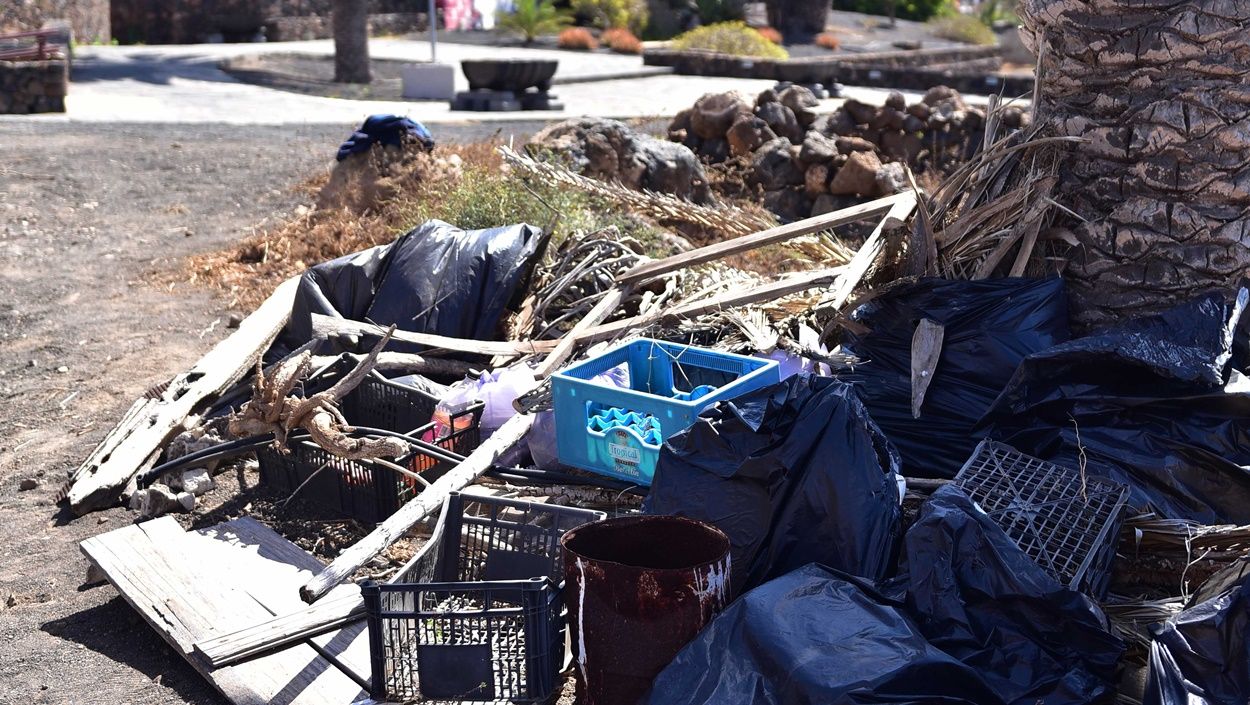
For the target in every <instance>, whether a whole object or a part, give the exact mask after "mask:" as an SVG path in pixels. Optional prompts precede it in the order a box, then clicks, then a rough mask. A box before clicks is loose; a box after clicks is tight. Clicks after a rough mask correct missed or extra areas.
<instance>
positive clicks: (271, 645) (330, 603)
mask: <svg viewBox="0 0 1250 705" xmlns="http://www.w3.org/2000/svg"><path fill="white" fill-rule="evenodd" d="M364 612H365V603H364V600H362V599H361V598H360V595H359V593H358V594H356V595H354V596H353V595H345V596H343V597H338V598H329V597H327V598H325V599H323V600H320V601H318V602H315V603H313V604H312V605H305V608H304V610H302V611H300V612H295V613H292V614H285V615H279V616H277V617H273V618H270V619H267V620H265V621H263V622H260V623H258V624H254V625H252V626H249V627H245V628H243V629H241V630H239V631H236V632H231V633H228V634H222V635H220V636H215V637H212V638H210V639H205V640H203V641H200V642H197V643H196V644H195V651H196V653H198V654H199V655H200V656H202V657H203V658H204V659H205V660H207V661H208V663H209V664H210V665H211V666H213V667H214V668H219V667H221V666H228V665H230V664H232V663H238V662H240V661H245V660H247V659H249V658H251V657H253V656H256V655H257V654H262V653H265V652H266V651H272V650H273V649H275V648H276V647H279V646H285V645H286V644H291V643H295V642H299V641H303V640H305V639H307V638H310V637H313V636H319V635H321V634H324V633H325V632H328V631H331V630H334V629H336V628H338V627H340V626H342V625H344V624H349V623H351V622H353V621H357V620H359V619H360V618H361V617H362V616H364Z"/></svg>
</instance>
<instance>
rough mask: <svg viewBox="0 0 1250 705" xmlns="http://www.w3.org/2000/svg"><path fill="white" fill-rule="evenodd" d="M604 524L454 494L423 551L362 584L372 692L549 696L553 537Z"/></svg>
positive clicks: (557, 606) (591, 516)
mask: <svg viewBox="0 0 1250 705" xmlns="http://www.w3.org/2000/svg"><path fill="white" fill-rule="evenodd" d="M604 516H605V515H604V514H603V513H602V512H595V511H589V510H584V509H574V508H570V507H560V506H554V505H546V504H536V503H530V502H520V501H516V500H507V499H497V498H488V497H473V496H468V495H462V494H460V493H453V494H452V495H451V496H450V497H449V498H448V501H447V502H446V503H445V504H444V505H443V512H442V514H441V516H440V517H439V522H438V525H437V527H436V528H435V531H434V534H433V535H432V536H431V537H430V540H429V542H428V543H427V544H426V545H425V547H424V548H423V549H422V550H421V552H420V553H418V554H417V555H416V556H415V557H413V559H412V560H411V561H409V562H408V564H407V565H405V566H404V567H403V568H402V569H401V570H400V571H399V572H398V573H397V574H396V575H395V577H394V578H392V579H391V580H390V581H389V582H388V583H387V584H385V585H380V584H376V583H366V584H365V585H364V586H363V592H364V596H365V604H366V606H367V609H368V621H369V649H370V658H371V662H372V669H373V677H372V687H371V695H372V696H373V697H374V698H376V699H379V700H399V701H405V700H411V699H415V698H429V699H451V700H486V701H492V700H493V701H511V702H515V703H530V702H543V701H546V700H548V699H550V698H551V697H552V696H553V695H554V694H555V689H556V687H557V685H558V683H559V677H558V675H559V672H560V668H561V666H562V661H563V655H564V624H565V613H564V606H563V603H562V601H561V599H560V582H561V580H560V576H561V574H562V573H563V566H562V563H561V560H562V558H561V553H560V537H561V536H563V535H564V533H565V532H566V531H568V530H570V529H572V528H574V527H576V526H580V525H582V524H585V523H587V522H591V521H597V520H600V519H603V518H604Z"/></svg>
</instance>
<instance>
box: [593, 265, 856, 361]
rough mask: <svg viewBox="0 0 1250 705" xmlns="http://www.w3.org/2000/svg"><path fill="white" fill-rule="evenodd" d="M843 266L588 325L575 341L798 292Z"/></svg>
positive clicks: (595, 339) (829, 279)
mask: <svg viewBox="0 0 1250 705" xmlns="http://www.w3.org/2000/svg"><path fill="white" fill-rule="evenodd" d="M843 269H844V268H843V267H832V268H829V269H819V270H813V271H810V272H800V273H798V274H792V275H788V276H785V277H782V278H780V279H778V280H777V281H773V282H769V283H767V284H761V285H760V286H756V287H752V288H750V289H747V290H745V291H738V292H730V293H728V294H720V295H717V296H710V297H708V298H706V299H699V300H698V301H691V302H688V303H684V304H681V305H679V306H674V307H673V308H671V309H668V310H666V311H660V312H658V313H654V314H650V315H646V316H634V317H633V318H626V319H624V320H621V321H613V322H611V323H605V324H603V325H600V326H595V327H593V328H589V329H587V330H585V331H582V332H581V333H579V334H577V336H576V342H578V343H581V344H585V343H594V342H598V341H600V340H609V339H611V338H615V337H616V336H618V335H621V334H622V333H625V332H626V331H629V330H633V329H638V328H646V327H647V326H650V325H654V324H656V323H659V322H660V321H663V320H673V319H679V318H692V317H695V316H701V315H703V314H705V313H710V312H712V311H724V310H729V309H732V308H737V307H739V306H749V305H751V304H755V303H759V302H761V301H772V300H774V299H779V298H781V297H783V296H789V295H790V294H797V293H798V292H800V291H806V290H808V289H811V288H813V287H817V286H823V285H826V284H829V283H831V282H833V281H835V280H836V279H837V277H838V275H839V274H841V273H842V271H843Z"/></svg>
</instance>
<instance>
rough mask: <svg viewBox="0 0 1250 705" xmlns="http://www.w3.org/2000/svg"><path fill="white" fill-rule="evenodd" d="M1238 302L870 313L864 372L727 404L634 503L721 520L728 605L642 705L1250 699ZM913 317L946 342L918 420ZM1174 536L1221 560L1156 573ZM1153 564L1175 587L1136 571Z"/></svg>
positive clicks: (937, 300)
mask: <svg viewBox="0 0 1250 705" xmlns="http://www.w3.org/2000/svg"><path fill="white" fill-rule="evenodd" d="M1246 300H1247V292H1246V291H1244V290H1243V291H1241V292H1239V294H1238V296H1237V297H1235V298H1234V300H1233V302H1232V303H1226V302H1225V299H1224V298H1222V297H1220V296H1218V295H1212V296H1207V297H1203V298H1200V299H1198V300H1195V301H1191V302H1186V303H1183V304H1181V305H1179V306H1178V307H1177V308H1176V309H1174V310H1173V311H1169V312H1166V313H1163V314H1160V315H1157V316H1153V317H1149V318H1144V319H1140V320H1135V321H1132V322H1130V323H1127V324H1125V325H1123V326H1121V327H1119V328H1116V329H1111V330H1105V331H1101V332H1098V333H1096V334H1092V335H1088V336H1084V337H1073V336H1072V335H1071V333H1070V332H1069V329H1068V325H1067V308H1066V303H1065V292H1064V288H1063V285H1062V282H1061V281H1060V280H1058V279H1048V280H1026V279H1000V280H990V281H978V282H957V281H944V280H919V281H913V282H908V283H903V284H899V285H897V286H894V287H892V288H890V289H889V290H887V291H885V292H884V293H882V294H880V295H879V296H877V297H875V298H873V299H872V300H871V301H869V302H868V303H866V304H864V305H863V306H861V307H860V308H859V309H858V310H856V311H855V313H854V315H853V316H852V318H853V320H854V321H855V322H856V323H858V324H860V325H859V326H856V331H857V332H856V333H855V334H853V335H851V336H850V337H849V339H847V340H846V341H845V343H844V349H845V351H846V352H849V353H851V354H853V355H854V356H855V357H856V358H858V359H859V360H861V361H862V362H861V363H860V364H857V365H856V366H855V367H854V368H853V369H851V370H848V371H843V372H835V374H834V377H833V378H817V377H811V376H807V375H799V376H796V377H792V378H790V379H789V380H787V381H785V382H783V383H782V384H780V385H778V386H776V387H772V388H767V389H764V390H760V391H758V392H755V393H751V394H749V395H747V396H744V397H740V398H738V399H736V400H733V401H729V402H721V403H719V404H717V405H716V406H715V407H713V408H710V409H708V410H707V411H705V412H704V413H703V414H702V416H701V417H700V420H699V421H698V422H697V423H696V424H695V425H694V426H692V427H691V428H689V429H688V430H687V431H685V432H684V433H681V434H679V435H677V436H676V437H673V438H671V439H670V440H669V442H668V443H667V444H666V445H665V447H664V450H663V453H662V456H661V460H660V464H659V466H658V468H657V474H656V479H655V483H654V485H653V486H652V488H651V492H650V494H649V496H648V498H647V500H646V503H645V507H644V510H645V511H646V512H648V513H653V514H676V515H680V516H684V517H689V518H693V519H698V520H701V521H704V522H708V523H710V524H713V525H715V526H717V527H718V528H720V529H721V530H723V531H724V532H725V533H726V534H727V535H728V536H729V537H730V539H731V543H732V549H731V554H732V558H733V560H732V565H733V573H732V588H733V592H734V594H735V595H737V596H738V599H737V600H736V601H735V602H733V603H732V604H731V605H730V606H729V607H728V608H727V609H726V610H725V611H724V612H723V613H722V614H721V615H719V616H718V617H717V618H716V619H715V620H714V621H713V622H712V623H711V624H710V625H709V626H708V627H707V628H705V629H704V630H703V631H702V632H701V633H700V634H699V635H698V637H697V638H695V639H694V640H693V641H692V642H691V643H689V644H688V645H687V646H686V647H685V649H683V650H682V651H681V652H680V653H679V655H678V656H677V657H676V659H675V660H674V661H673V662H672V663H671V664H670V665H669V666H668V667H667V668H666V669H665V670H664V671H663V672H661V673H660V674H659V676H658V677H657V678H656V680H655V682H654V684H653V689H652V693H651V695H650V699H649V700H648V702H650V703H654V704H657V705H658V703H666V704H668V703H690V704H701V705H702V704H708V705H710V704H711V703H733V702H752V703H806V702H811V703H816V702H819V703H856V704H862V703H901V702H915V703H921V702H923V703H932V702H944V703H978V704H984V703H1019V704H1021V705H1024V704H1025V703H1028V704H1033V703H1046V704H1051V703H1055V704H1058V703H1091V702H1109V701H1110V700H1112V699H1114V698H1115V697H1116V696H1117V695H1118V696H1119V697H1120V698H1121V699H1122V700H1123V701H1125V702H1131V701H1137V700H1141V701H1143V702H1147V703H1157V704H1160V705H1165V704H1166V705H1172V704H1177V705H1179V704H1180V703H1234V702H1236V703H1244V702H1247V701H1248V700H1247V699H1248V698H1250V658H1247V656H1246V649H1245V644H1244V641H1245V637H1246V635H1247V634H1248V633H1250V622H1248V621H1247V620H1248V619H1250V617H1248V616H1247V615H1248V614H1250V613H1248V612H1247V607H1246V606H1247V604H1248V603H1247V600H1250V580H1248V579H1247V576H1248V575H1250V563H1247V560H1246V559H1245V558H1244V556H1245V555H1246V551H1245V549H1244V547H1243V548H1241V549H1238V548H1237V545H1238V544H1237V543H1236V540H1235V539H1234V538H1233V536H1234V534H1232V533H1230V532H1233V531H1240V530H1241V529H1239V528H1238V527H1237V526H1236V525H1244V524H1248V523H1250V501H1248V500H1250V469H1248V468H1250V457H1247V455H1246V454H1247V452H1250V451H1248V450H1247V449H1250V443H1247V442H1246V441H1247V440H1250V438H1247V436H1246V433H1247V432H1248V431H1250V413H1247V412H1250V406H1247V405H1248V404H1250V396H1248V393H1250V386H1247V382H1246V378H1245V377H1244V376H1243V372H1242V370H1243V369H1244V365H1245V363H1246V362H1247V357H1246V356H1247V353H1248V352H1250V347H1248V345H1247V342H1248V341H1250V338H1248V337H1247V336H1246V335H1245V332H1246V328H1245V325H1244V324H1243V322H1242V316H1241V314H1242V313H1243V310H1244V307H1245V303H1246ZM922 321H928V323H925V324H924V325H925V326H929V327H938V328H940V329H941V332H942V335H941V336H940V338H939V340H940V343H939V345H940V353H939V354H938V355H937V358H936V365H933V364H932V363H931V362H930V363H929V367H928V368H927V375H925V376H926V377H927V378H926V379H924V383H923V385H924V387H925V389H924V395H923V397H922V399H923V401H922V403H920V406H919V414H916V413H914V411H915V408H914V402H915V401H916V397H915V396H914V393H915V391H914V390H915V387H916V379H917V377H916V374H915V367H916V365H917V364H918V360H919V358H917V356H916V355H915V353H914V351H913V347H914V345H915V344H916V343H915V341H917V340H919V337H918V336H917V335H916V330H917V328H918V327H921V322H922ZM901 478H906V480H908V481H910V482H911V484H912V485H913V486H912V487H910V488H909V489H908V490H907V494H906V497H907V502H903V503H900V497H901V496H902V490H901V487H902V486H901V484H900V482H901ZM935 487H936V488H937V489H936V491H932V490H933V488H935ZM929 492H931V494H929V496H927V497H925V496H924V495H925V494H928V493H929ZM917 503H918V505H919V506H918V509H917V510H916V511H917V513H916V515H915V516H914V517H911V516H910V515H909V513H908V512H904V511H903V510H902V508H901V507H900V504H910V505H912V506H913V507H914V506H915V505H916V504H917ZM1163 527H1167V528H1168V530H1189V531H1191V532H1192V533H1193V535H1194V536H1195V537H1197V536H1198V535H1200V534H1201V535H1203V536H1206V537H1208V538H1210V537H1212V536H1219V535H1222V534H1226V535H1228V536H1229V541H1228V542H1226V544H1230V543H1231V544H1232V546H1231V547H1228V546H1225V547H1226V548H1227V549H1228V550H1223V551H1207V552H1206V553H1209V554H1219V555H1218V556H1215V555H1211V556H1199V555H1195V556H1193V557H1192V560H1191V561H1189V562H1182V563H1180V564H1176V562H1175V561H1171V560H1168V559H1164V558H1161V557H1160V554H1155V555H1154V561H1153V563H1152V562H1151V559H1150V558H1148V557H1147V556H1148V555H1149V554H1151V552H1152V547H1153V546H1156V545H1159V544H1160V543H1162V542H1163V540H1164V539H1163V536H1162V534H1161V531H1162V528H1163ZM1178 527H1180V528H1179V529H1178ZM1185 527H1188V528H1187V529H1186V528H1185ZM1241 528H1244V527H1241ZM1121 536H1124V537H1127V538H1126V539H1125V540H1123V541H1121ZM1195 545H1197V544H1195ZM1190 562H1192V563H1194V564H1195V570H1194V573H1193V576H1198V577H1190V582H1186V575H1185V573H1186V571H1187V569H1188V568H1190V567H1191V566H1190V565H1188V563H1190ZM1199 563H1202V565H1198V564H1199ZM1143 566H1150V567H1151V568H1152V569H1153V570H1154V571H1155V573H1156V575H1155V576H1154V577H1155V578H1156V580H1155V581H1154V584H1155V586H1156V588H1157V587H1158V586H1159V585H1166V586H1172V588H1173V589H1172V591H1171V592H1168V591H1166V590H1164V591H1163V592H1160V591H1159V590H1158V589H1155V590H1154V591H1146V590H1141V589H1137V588H1139V587H1140V586H1139V585H1135V584H1134V583H1133V582H1132V581H1131V580H1127V579H1126V577H1125V576H1124V575H1122V573H1126V572H1128V571H1129V570H1130V569H1132V570H1142V569H1143ZM1212 573H1214V575H1212V577H1210V578H1209V579H1205V581H1204V578H1206V576H1207V575H1211V574H1212ZM1161 602H1167V603H1168V604H1170V605H1173V608H1172V609H1171V611H1172V612H1173V613H1176V612H1179V613H1178V614H1176V616H1174V617H1173V618H1171V619H1166V620H1163V619H1159V620H1155V621H1156V622H1157V623H1154V624H1151V623H1150V621H1151V620H1143V619H1141V618H1140V617H1138V618H1133V619H1129V620H1128V621H1125V619H1126V618H1125V617H1124V615H1131V614H1133V607H1134V606H1135V605H1138V604H1140V605H1143V606H1144V605H1147V604H1151V605H1158V604H1160V603H1161ZM1182 603H1183V604H1182ZM1108 605H1109V606H1110V609H1109V610H1107V611H1104V607H1105V606H1108ZM1109 613H1110V614H1112V615H1114V616H1116V622H1115V623H1113V622H1112V620H1111V619H1109V617H1108V614H1109ZM1143 645H1147V646H1148V660H1149V669H1148V674H1146V675H1145V676H1143V674H1142V673H1141V671H1140V670H1139V669H1137V668H1135V666H1136V665H1140V664H1144V663H1145V660H1146V653H1145V652H1144V651H1143V649H1142V647H1143ZM1143 682H1146V683H1147V686H1146V689H1145V693H1144V695H1143V694H1142V692H1141V685H1142V683H1143ZM1126 698H1127V699H1126Z"/></svg>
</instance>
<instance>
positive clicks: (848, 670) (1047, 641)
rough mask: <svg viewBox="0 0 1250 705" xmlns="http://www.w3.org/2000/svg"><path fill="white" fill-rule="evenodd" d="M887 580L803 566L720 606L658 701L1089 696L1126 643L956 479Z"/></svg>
mask: <svg viewBox="0 0 1250 705" xmlns="http://www.w3.org/2000/svg"><path fill="white" fill-rule="evenodd" d="M905 546H906V560H905V564H906V567H907V568H908V570H909V573H908V574H907V575H904V576H901V577H899V578H897V579H895V580H892V581H890V582H889V583H886V584H884V585H881V586H874V585H872V584H870V583H869V581H867V580H865V579H863V578H857V577H854V576H849V575H846V574H844V573H839V572H837V571H833V570H831V569H828V568H825V567H823V566H819V565H808V566H805V567H803V568H800V569H798V570H796V571H793V572H791V573H789V574H787V575H785V576H783V577H780V578H777V579H775V580H772V581H771V582H768V583H765V584H764V585H762V586H760V587H758V588H756V589H754V590H752V591H751V592H749V593H747V594H746V595H744V596H743V597H742V598H740V599H739V600H738V601H736V602H734V603H733V604H731V605H730V606H729V607H728V609H726V610H725V612H723V613H722V614H721V615H719V616H717V617H716V619H715V620H713V621H712V623H711V624H709V625H708V626H707V627H706V628H705V629H704V630H703V631H702V632H701V633H700V634H699V636H697V637H696V638H695V639H694V641H692V642H691V643H690V644H688V645H687V646H686V647H685V648H684V649H683V650H682V651H681V652H680V653H678V655H677V657H676V659H675V660H674V661H673V662H672V663H671V664H670V665H669V666H668V667H667V668H666V669H665V670H664V671H662V672H661V673H660V675H659V676H658V677H657V678H656V680H655V682H654V684H653V686H652V692H651V695H650V700H649V703H651V705H661V704H662V703H663V704H664V705H739V704H740V705H747V704H748V703H750V704H759V703H763V704H765V705H772V704H777V705H782V704H784V705H791V704H802V703H813V704H814V703H820V704H821V705H842V704H844V703H845V704H847V705H851V704H854V705H869V704H875V703H895V704H897V703H915V704H917V705H919V704H921V703H925V704H928V703H977V705H995V704H1003V705H1006V704H1010V705H1037V704H1039V703H1040V704H1041V705H1078V704H1079V705H1086V704H1087V703H1096V702H1105V701H1107V700H1108V699H1109V698H1110V697H1111V696H1113V695H1114V689H1113V683H1114V678H1115V670H1116V663H1117V661H1118V660H1119V658H1120V655H1121V654H1122V653H1123V649H1124V645H1123V642H1121V641H1120V639H1119V638H1118V637H1116V636H1115V635H1113V634H1112V633H1111V632H1110V630H1109V628H1108V626H1107V622H1106V618H1105V617H1104V615H1103V614H1102V612H1101V611H1100V610H1099V609H1098V607H1097V606H1096V605H1095V604H1094V603H1093V602H1091V601H1090V600H1088V599H1087V598H1086V597H1084V596H1083V595H1081V594H1080V593H1077V592H1074V591H1072V590H1069V589H1068V588H1066V587H1064V586H1062V585H1060V584H1059V583H1058V582H1056V581H1055V580H1054V579H1052V578H1051V577H1050V576H1049V575H1047V574H1046V573H1045V571H1043V570H1042V569H1041V568H1039V567H1038V566H1037V565H1036V564H1034V563H1033V562H1032V561H1031V560H1030V559H1029V558H1028V556H1026V555H1025V554H1024V553H1023V552H1021V551H1020V549H1019V548H1017V547H1016V545H1015V544H1014V543H1012V541H1011V539H1010V538H1008V536H1007V535H1006V534H1005V533H1003V531H1002V529H1000V528H999V527H998V526H997V525H996V524H995V523H994V522H993V521H992V520H991V519H990V518H989V517H987V516H986V515H985V514H984V513H983V512H981V511H980V510H979V509H977V508H976V506H975V505H974V504H973V503H972V501H971V500H970V499H968V497H967V496H966V495H964V494H963V492H962V491H961V490H959V489H958V488H956V487H945V488H943V489H941V490H939V491H938V492H937V493H935V494H934V496H933V498H932V499H931V500H930V501H929V502H928V503H927V504H926V505H925V506H924V508H923V509H922V511H921V516H920V517H919V519H918V521H917V523H916V524H915V525H913V526H912V528H911V529H909V530H908V532H907V537H906V540H905Z"/></svg>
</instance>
